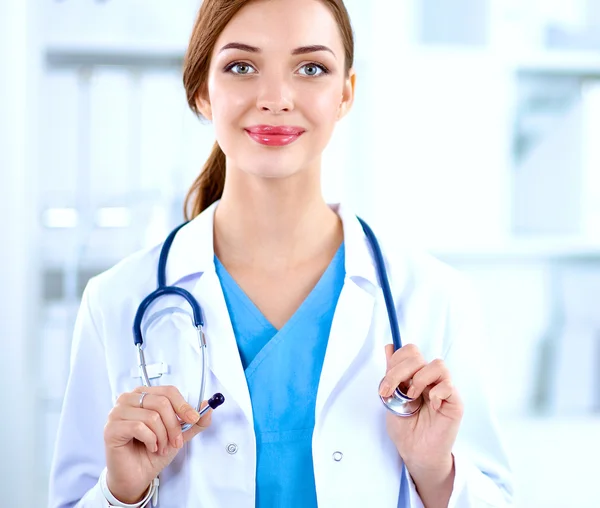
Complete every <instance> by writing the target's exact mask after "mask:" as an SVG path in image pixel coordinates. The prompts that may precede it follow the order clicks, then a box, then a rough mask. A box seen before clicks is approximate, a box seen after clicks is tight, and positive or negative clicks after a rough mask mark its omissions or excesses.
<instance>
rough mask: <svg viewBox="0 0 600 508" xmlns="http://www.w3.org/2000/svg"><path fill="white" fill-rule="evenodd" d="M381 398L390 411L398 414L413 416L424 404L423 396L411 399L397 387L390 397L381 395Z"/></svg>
mask: <svg viewBox="0 0 600 508" xmlns="http://www.w3.org/2000/svg"><path fill="white" fill-rule="evenodd" d="M379 398H380V399H381V402H383V405H384V406H385V407H386V408H387V409H388V411H390V412H392V413H394V414H395V415H396V416H403V417H408V416H412V415H414V414H416V413H417V412H418V411H419V409H421V406H422V405H423V397H418V398H416V399H411V398H410V397H408V396H407V395H405V394H404V393H402V392H401V391H400V389H399V388H396V389H395V390H394V393H393V394H392V395H391V396H390V397H382V396H381V395H380V396H379Z"/></svg>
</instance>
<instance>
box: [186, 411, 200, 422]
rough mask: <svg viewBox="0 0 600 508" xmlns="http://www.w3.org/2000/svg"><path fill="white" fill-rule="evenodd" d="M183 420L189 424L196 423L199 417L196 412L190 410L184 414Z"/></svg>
mask: <svg viewBox="0 0 600 508" xmlns="http://www.w3.org/2000/svg"><path fill="white" fill-rule="evenodd" d="M185 419H186V420H187V421H189V422H190V423H196V422H197V421H198V420H199V419H200V415H199V414H198V411H195V410H194V409H190V410H189V411H187V412H186V413H185Z"/></svg>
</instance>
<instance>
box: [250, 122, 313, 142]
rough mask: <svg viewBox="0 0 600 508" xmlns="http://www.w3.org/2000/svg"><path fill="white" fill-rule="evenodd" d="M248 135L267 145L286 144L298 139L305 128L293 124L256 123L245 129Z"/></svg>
mask: <svg viewBox="0 0 600 508" xmlns="http://www.w3.org/2000/svg"><path fill="white" fill-rule="evenodd" d="M245 131H246V133H247V134H248V136H250V138H251V139H253V140H254V141H256V142H257V143H259V144H261V145H265V146H286V145H289V144H291V143H293V142H294V141H296V140H297V139H298V138H299V137H300V136H302V134H303V133H304V132H305V130H304V129H303V128H302V127H294V126H291V125H254V126H252V127H248V128H246V129H245Z"/></svg>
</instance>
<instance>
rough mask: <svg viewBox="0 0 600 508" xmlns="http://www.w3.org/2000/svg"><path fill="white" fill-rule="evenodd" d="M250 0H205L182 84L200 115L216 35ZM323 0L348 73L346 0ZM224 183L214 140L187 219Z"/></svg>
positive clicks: (188, 202)
mask: <svg viewBox="0 0 600 508" xmlns="http://www.w3.org/2000/svg"><path fill="white" fill-rule="evenodd" d="M251 1H252V0H204V1H203V2H202V6H201V7H200V11H199V12H198V17H197V18H196V23H195V24H194V28H193V30H192V36H191V38H190V43H189V46H188V49H187V52H186V55H185V60H184V64H183V86H184V87H185V91H186V95H187V101H188V105H189V107H190V108H191V110H192V111H193V112H194V113H196V115H198V116H200V112H199V111H198V109H197V107H196V99H197V97H198V94H199V93H201V92H202V93H204V92H205V91H206V87H207V81H208V70H209V67H210V58H211V55H212V52H213V49H214V46H215V44H216V42H217V39H218V38H219V35H221V32H222V31H223V29H224V28H225V26H226V25H227V24H228V23H229V21H230V20H231V19H232V18H233V17H234V16H235V14H236V13H237V12H238V11H239V10H240V9H241V8H242V7H244V6H245V5H247V4H248V3H250V2H251ZM320 1H322V2H323V3H324V4H325V5H327V7H329V8H330V9H331V12H332V14H333V16H334V18H335V20H336V21H337V24H338V26H339V28H340V31H341V35H342V40H343V43H344V50H345V61H346V74H348V72H349V71H350V69H351V68H352V65H353V63H354V34H353V32H352V26H351V24H350V16H349V15H348V11H347V10H346V7H345V5H344V1H343V0H320ZM224 186H225V154H224V153H223V150H221V147H220V146H219V144H218V143H217V142H215V145H214V147H213V149H212V152H211V154H210V156H209V157H208V160H207V161H206V163H205V164H204V168H203V169H202V171H201V172H200V175H198V177H197V178H196V180H195V181H194V183H193V184H192V187H191V188H190V190H189V191H188V194H187V196H186V198H185V203H184V215H185V219H186V220H190V219H193V218H194V217H196V216H197V215H199V214H200V213H201V212H202V211H204V210H205V209H206V208H208V207H209V206H210V205H212V204H213V203H214V202H215V201H217V200H218V199H220V198H221V196H222V194H223V187H224Z"/></svg>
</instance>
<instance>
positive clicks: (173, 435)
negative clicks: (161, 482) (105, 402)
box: [104, 386, 213, 504]
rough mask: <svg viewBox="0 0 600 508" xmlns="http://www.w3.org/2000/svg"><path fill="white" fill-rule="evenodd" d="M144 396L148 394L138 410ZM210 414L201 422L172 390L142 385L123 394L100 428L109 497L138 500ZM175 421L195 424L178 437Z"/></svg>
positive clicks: (128, 501)
mask: <svg viewBox="0 0 600 508" xmlns="http://www.w3.org/2000/svg"><path fill="white" fill-rule="evenodd" d="M142 392H147V395H146V396H145V397H144V400H143V407H140V397H141V394H142ZM206 404H207V402H206V401H205V402H203V403H202V407H204V406H205V405H206ZM212 411H213V410H212V409H210V410H209V411H208V412H207V413H206V414H204V415H203V416H202V418H199V415H198V412H197V411H196V410H195V409H194V408H193V407H192V406H190V405H189V404H188V403H187V402H186V400H185V399H184V398H183V396H182V395H181V393H180V392H179V390H178V389H177V388H175V387H174V386H152V387H147V386H142V387H139V388H136V389H135V390H134V391H133V392H127V393H123V394H121V395H120V396H119V398H118V399H117V403H116V404H115V407H114V408H113V409H112V410H111V412H110V414H109V416H108V422H107V424H106V426H105V427H104V445H105V451H106V467H107V477H106V480H107V484H108V488H109V490H110V491H111V493H112V494H113V496H115V497H116V498H117V499H118V500H119V501H121V502H122V503H126V504H134V503H137V502H138V501H141V500H142V499H143V497H144V495H145V494H146V492H147V491H148V487H149V486H150V483H151V482H152V480H154V478H156V477H157V476H158V474H159V473H160V472H161V471H162V470H163V469H164V468H165V467H167V466H168V465H169V464H170V463H171V462H172V461H173V459H174V458H175V456H176V455H177V453H178V452H179V450H180V449H181V448H182V447H183V445H184V443H187V442H188V441H189V440H190V439H192V438H193V437H194V436H196V435H197V434H199V433H200V432H202V431H203V430H205V429H206V428H208V427H209V426H210V422H211V414H212ZM177 417H179V418H180V419H181V420H182V421H183V422H185V423H192V424H194V425H193V426H192V428H191V429H189V430H188V431H186V432H185V433H182V432H181V422H180V421H179V419H178V418H177Z"/></svg>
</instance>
